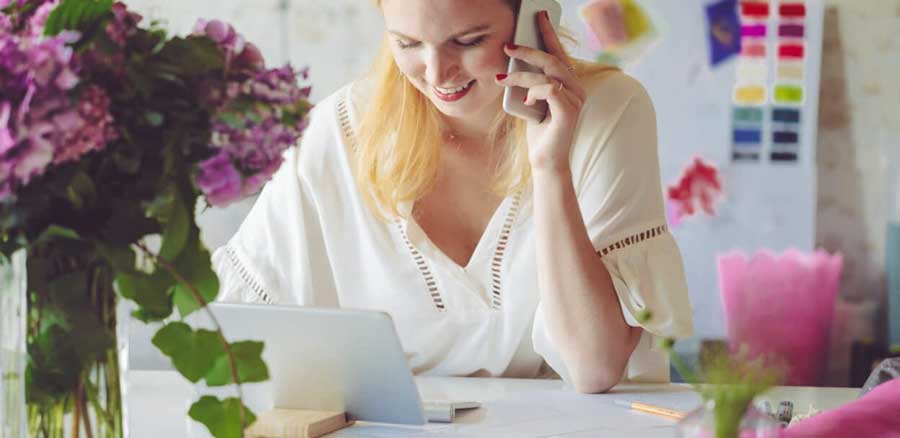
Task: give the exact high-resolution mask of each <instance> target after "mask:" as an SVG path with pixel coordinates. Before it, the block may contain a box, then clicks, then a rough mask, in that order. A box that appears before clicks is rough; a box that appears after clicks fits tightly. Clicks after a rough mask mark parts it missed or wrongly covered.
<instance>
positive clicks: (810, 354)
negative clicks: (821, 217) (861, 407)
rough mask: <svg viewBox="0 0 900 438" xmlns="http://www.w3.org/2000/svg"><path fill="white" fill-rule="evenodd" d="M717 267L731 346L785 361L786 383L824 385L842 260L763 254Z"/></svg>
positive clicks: (729, 258) (726, 259) (736, 257)
mask: <svg viewBox="0 0 900 438" xmlns="http://www.w3.org/2000/svg"><path fill="white" fill-rule="evenodd" d="M718 265H719V289H720V291H721V293H722V308H723V309H724V312H725V325H726V330H727V334H728V340H729V343H730V345H731V347H732V348H733V349H737V348H748V349H749V353H750V354H751V355H753V356H754V357H755V356H758V355H761V354H762V355H767V356H769V357H773V358H777V359H780V360H783V362H784V365H786V367H787V376H786V382H785V383H786V384H788V385H804V386H813V385H818V384H821V382H822V377H823V376H824V372H825V364H826V361H827V355H828V342H829V333H830V330H831V324H832V321H833V319H834V304H835V298H836V297H837V293H838V289H839V286H840V277H841V271H842V269H843V257H842V256H841V255H840V254H837V255H830V254H828V253H826V252H824V251H815V252H813V253H810V254H807V253H803V252H800V251H797V250H788V251H785V252H784V253H783V254H781V255H777V254H773V253H772V252H770V251H767V250H762V251H759V252H757V253H756V254H755V255H754V256H753V257H752V258H749V259H748V258H747V256H746V255H745V254H743V253H739V252H731V253H728V254H723V255H720V256H719V257H718Z"/></svg>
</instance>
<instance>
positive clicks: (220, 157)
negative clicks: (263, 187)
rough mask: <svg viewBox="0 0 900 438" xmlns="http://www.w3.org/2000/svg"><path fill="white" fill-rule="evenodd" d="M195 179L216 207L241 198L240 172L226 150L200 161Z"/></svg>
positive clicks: (208, 199)
mask: <svg viewBox="0 0 900 438" xmlns="http://www.w3.org/2000/svg"><path fill="white" fill-rule="evenodd" d="M196 181H197V186H198V187H199V188H200V190H201V191H202V192H203V194H204V195H206V200H207V201H208V202H209V203H210V204H212V205H214V206H216V207H224V206H226V205H228V204H230V203H232V202H234V201H237V200H239V199H240V198H241V193H242V191H241V174H240V173H238V171H237V169H235V167H234V165H233V164H232V163H231V158H229V156H228V153H227V152H226V151H220V152H219V153H218V154H216V155H214V156H213V157H212V158H209V159H207V160H206V161H204V162H202V163H200V169H199V172H198V174H197V177H196Z"/></svg>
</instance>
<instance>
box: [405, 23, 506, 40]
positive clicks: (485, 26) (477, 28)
mask: <svg viewBox="0 0 900 438" xmlns="http://www.w3.org/2000/svg"><path fill="white" fill-rule="evenodd" d="M490 28H491V25H489V24H480V25H478V26H475V27H472V28H470V29H467V30H464V31H462V32H457V33H455V34H453V35H450V38H447V39H448V40H452V39H454V38H459V37H461V36H465V35H468V34H470V33H475V32H481V31H485V30H488V29H490ZM388 32H390V33H392V34H394V35H397V36H399V37H401V38H405V39H408V40H412V41H416V40H417V39H416V38H413V37H411V36H409V35H404V34H402V33H400V32H397V31H394V30H388Z"/></svg>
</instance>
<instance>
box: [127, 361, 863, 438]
mask: <svg viewBox="0 0 900 438" xmlns="http://www.w3.org/2000/svg"><path fill="white" fill-rule="evenodd" d="M417 381H418V383H419V388H420V391H421V392H422V395H423V397H424V398H426V399H455V400H477V401H481V402H482V403H483V404H484V407H483V408H481V409H478V410H474V411H470V412H465V413H462V415H460V416H459V417H458V418H457V421H456V422H455V423H453V424H428V425H426V426H422V427H405V426H392V425H384V424H373V423H357V424H356V425H355V426H354V427H352V428H349V429H344V430H342V431H339V432H337V433H334V434H331V435H329V437H332V438H344V437H378V438H381V437H384V438H387V437H391V438H393V437H410V438H420V437H422V438H424V437H428V438H451V437H491V438H503V437H517V438H519V437H565V438H586V437H598V436H623V435H624V434H626V433H627V434H629V435H632V436H634V437H671V436H673V434H674V427H675V422H674V421H673V420H669V419H666V418H661V417H657V416H654V415H649V414H644V413H641V412H635V411H630V410H628V409H624V408H622V407H619V406H616V405H614V404H613V402H612V401H613V400H614V399H628V400H640V401H644V402H647V403H652V404H657V405H661V406H666V407H670V408H674V409H680V410H685V411H686V410H690V409H691V408H693V407H696V406H697V405H698V404H699V398H698V397H697V396H696V394H694V393H693V392H691V391H690V388H689V387H687V386H686V385H681V384H658V385H651V384H622V385H619V386H617V387H615V388H614V389H613V390H612V391H610V392H609V393H608V394H599V395H582V394H578V393H575V392H574V391H572V390H571V389H567V388H565V387H564V386H563V383H562V382H560V381H556V380H518V379H474V378H472V379H469V378H419V379H417ZM858 391H859V390H858V389H856V388H809V387H779V388H775V389H773V390H772V391H770V392H769V393H768V394H766V396H765V397H764V398H766V399H769V400H770V402H772V404H773V405H777V404H778V402H779V401H781V400H790V401H792V402H794V408H795V410H796V411H797V412H800V413H805V412H806V410H807V408H808V406H809V405H810V404H812V405H813V406H815V407H816V408H817V409H830V408H834V407H837V406H840V405H841V404H844V403H847V402H849V401H852V400H855V399H856V396H857V394H858ZM191 394H192V391H191V388H190V386H189V385H188V384H187V383H186V381H184V380H183V378H182V377H181V376H179V375H178V374H176V373H175V372H172V371H137V372H136V371H133V372H131V376H130V382H129V384H128V394H127V395H126V397H127V402H128V410H129V414H128V416H129V419H128V422H129V424H130V429H131V430H130V432H131V435H130V436H131V438H156V437H163V436H164V437H189V436H191V435H190V433H189V428H190V427H191V426H190V423H192V421H191V420H190V419H189V418H188V417H187V410H188V406H189V405H190V397H191ZM199 427H201V428H202V426H199ZM623 432H624V433H623Z"/></svg>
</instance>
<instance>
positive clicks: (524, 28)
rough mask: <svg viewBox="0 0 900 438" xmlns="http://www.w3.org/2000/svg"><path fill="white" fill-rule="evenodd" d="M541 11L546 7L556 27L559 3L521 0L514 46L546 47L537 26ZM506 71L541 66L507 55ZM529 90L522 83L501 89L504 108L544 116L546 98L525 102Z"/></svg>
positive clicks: (536, 118) (530, 117) (534, 118)
mask: <svg viewBox="0 0 900 438" xmlns="http://www.w3.org/2000/svg"><path fill="white" fill-rule="evenodd" d="M540 11H547V13H548V14H549V15H550V23H552V24H553V29H554V30H555V29H559V20H560V16H561V15H562V7H561V6H560V5H559V2H557V1H556V0H522V4H521V6H520V7H519V14H518V16H517V17H516V33H515V37H514V38H513V44H515V45H517V46H526V47H532V48H536V49H540V50H546V48H545V47H544V42H543V39H542V38H541V30H540V28H539V27H538V15H537V13H538V12H540ZM506 71H507V74H511V73H515V72H520V71H527V72H532V73H541V69H540V68H538V67H535V66H533V65H531V64H528V63H526V62H525V61H522V60H520V59H515V58H510V59H509V67H508V68H507V69H506ZM527 93H528V90H527V89H525V88H522V87H506V89H505V90H503V110H504V111H506V112H507V113H509V114H512V115H514V116H516V117H520V118H523V119H526V120H530V121H534V122H540V121H542V120H544V117H547V102H546V101H543V100H540V101H537V102H535V103H534V105H531V106H528V105H525V96H526V95H527Z"/></svg>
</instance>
